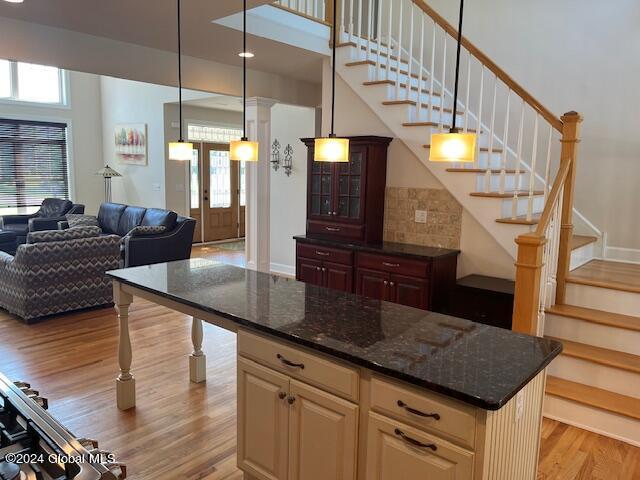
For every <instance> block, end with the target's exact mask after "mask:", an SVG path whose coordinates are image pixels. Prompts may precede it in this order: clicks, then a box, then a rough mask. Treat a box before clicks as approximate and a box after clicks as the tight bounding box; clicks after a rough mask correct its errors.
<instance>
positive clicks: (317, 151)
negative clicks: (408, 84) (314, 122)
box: [313, 0, 349, 162]
mask: <svg viewBox="0 0 640 480" xmlns="http://www.w3.org/2000/svg"><path fill="white" fill-rule="evenodd" d="M336 10H337V8H336V0H333V26H332V32H333V41H332V45H331V47H332V57H331V61H332V66H331V133H329V136H328V137H320V138H316V139H315V142H314V150H313V159H314V160H315V161H316V162H348V161H349V139H348V138H341V137H336V134H335V133H334V132H333V127H334V118H335V107H336Z"/></svg>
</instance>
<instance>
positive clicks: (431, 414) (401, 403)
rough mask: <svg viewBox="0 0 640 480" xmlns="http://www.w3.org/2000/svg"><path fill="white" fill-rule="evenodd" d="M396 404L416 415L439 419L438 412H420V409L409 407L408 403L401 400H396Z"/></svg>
mask: <svg viewBox="0 0 640 480" xmlns="http://www.w3.org/2000/svg"><path fill="white" fill-rule="evenodd" d="M398 406H399V407H400V408H404V409H405V410H406V411H407V412H409V413H413V414H414V415H418V416H419V417H425V418H433V419H435V420H440V414H439V413H424V412H421V411H420V410H416V409H415V408H411V407H410V406H409V405H407V404H406V403H404V402H403V401H402V400H398Z"/></svg>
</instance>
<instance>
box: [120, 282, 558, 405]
mask: <svg viewBox="0 0 640 480" xmlns="http://www.w3.org/2000/svg"><path fill="white" fill-rule="evenodd" d="M107 275H108V276H110V277H111V278H113V279H114V280H116V281H118V282H120V283H123V284H125V285H130V286H132V287H135V288H137V289H140V290H144V291H146V292H149V293H152V294H154V295H159V296H161V297H164V298H168V299H170V300H173V301H175V302H178V303H180V304H184V305H188V306H190V307H195V308H197V309H200V310H204V311H206V312H208V313H212V314H214V315H218V316H220V317H223V318H226V319H228V320H231V321H233V322H235V323H237V324H238V325H241V326H243V327H247V329H248V330H254V331H258V332H262V333H266V334H268V335H272V336H274V337H279V338H281V339H283V340H287V341H289V342H291V343H294V344H296V345H301V346H303V347H306V348H309V349H312V350H316V351H318V352H321V353H324V354H326V355H329V356H331V357H335V358H340V359H342V360H346V361H347V362H350V363H352V364H354V365H358V366H361V367H365V368H368V369H369V370H371V371H374V372H378V373H381V374H383V375H386V376H388V377H392V378H395V379H397V380H401V381H403V382H406V383H409V384H411V385H414V386H417V387H422V388H424V389H427V390H430V391H432V392H436V393H439V394H442V395H444V396H447V397H450V398H454V399H456V400H460V401H462V402H465V403H468V404H469V405H473V406H474V407H479V408H482V409H484V410H499V409H501V408H502V407H504V406H505V405H506V404H507V402H508V401H509V400H510V399H511V398H513V397H514V396H515V395H516V393H518V392H519V391H520V390H522V389H523V388H524V387H525V386H526V385H527V384H528V383H529V382H530V381H531V380H533V378H535V376H536V375H538V373H540V372H541V371H542V370H544V368H545V367H546V366H547V365H549V363H551V361H552V360H553V359H554V358H555V357H557V356H558V355H559V354H560V353H561V352H562V344H561V343H560V342H556V341H552V343H554V344H555V349H554V350H553V351H552V352H550V353H549V354H548V355H547V358H546V359H545V360H544V362H543V363H541V364H540V365H539V366H538V368H537V369H536V370H535V371H533V372H531V374H530V375H529V376H528V377H527V378H526V380H525V381H523V382H522V384H520V385H519V386H518V387H517V388H515V389H514V390H513V391H512V392H510V393H509V394H508V395H506V396H504V397H503V398H497V399H494V398H490V399H483V398H479V397H474V396H471V395H468V394H465V393H464V392H460V391H458V390H453V389H450V388H446V387H443V386H441V385H438V384H435V383H431V382H425V381H424V380H421V379H419V378H416V377H413V376H411V375H408V374H405V373H402V372H398V371H397V370H393V369H391V368H386V367H384V366H382V365H378V364H377V363H373V362H369V361H367V360H365V359H362V358H360V357H357V356H354V355H350V354H348V353H345V352H341V351H338V350H334V349H333V348H330V347H326V346H324V345H320V344H317V343H314V342H312V341H309V340H305V339H303V338H300V337H296V336H293V335H289V334H286V333H284V332H281V331H279V330H276V329H272V328H268V327H265V326H263V325H260V324H257V323H254V322H251V321H248V320H245V319H243V318H240V317H236V316H235V315H231V314H228V313H225V312H221V311H219V310H216V309H214V308H206V307H203V306H202V305H200V304H198V303H196V302H190V301H187V300H184V299H182V298H179V297H176V296H174V295H170V294H167V293H161V292H158V291H156V290H153V289H151V288H146V287H143V286H141V285H139V284H136V283H134V282H130V281H127V280H124V279H122V278H120V277H118V276H117V275H114V274H112V273H111V272H107ZM203 321H204V320H203Z"/></svg>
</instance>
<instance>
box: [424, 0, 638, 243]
mask: <svg viewBox="0 0 640 480" xmlns="http://www.w3.org/2000/svg"><path fill="white" fill-rule="evenodd" d="M428 3H429V4H430V5H431V6H432V7H434V8H435V9H436V10H437V11H438V12H439V13H440V14H442V15H444V16H445V17H446V18H447V20H448V21H449V22H450V23H452V24H457V14H458V11H457V9H458V3H457V2H451V1H448V0H429V1H428ZM464 19H465V25H464V32H465V36H466V37H467V38H469V40H471V42H473V43H474V44H475V45H476V46H477V47H479V48H480V49H481V50H483V51H484V52H485V53H486V54H487V55H488V56H489V57H490V58H491V59H492V60H494V61H495V62H496V63H497V64H498V65H500V66H501V67H502V68H503V69H504V70H506V71H507V73H509V74H510V75H511V76H512V77H513V78H514V79H515V80H516V81H517V82H518V83H520V84H521V85H522V86H523V87H524V88H525V89H527V90H528V91H529V92H530V93H531V94H532V95H533V96H534V97H536V98H537V99H538V100H539V101H540V102H542V103H543V104H544V105H545V106H547V107H548V108H549V109H550V110H551V111H552V112H554V113H556V114H558V115H560V114H562V113H563V112H566V111H569V110H576V111H578V112H580V113H582V114H583V115H584V117H585V121H584V124H583V131H582V142H581V143H580V146H579V151H578V174H577V191H576V207H577V208H578V209H579V210H580V211H581V213H583V214H584V215H585V216H586V217H587V218H588V219H589V220H590V221H592V222H593V223H595V225H596V226H597V227H598V228H599V229H600V230H602V231H604V232H606V233H607V234H608V243H609V244H610V245H614V246H617V247H627V248H635V249H640V226H639V224H638V213H637V211H638V207H639V206H640V189H639V188H638V186H637V184H638V178H640V161H639V159H640V153H639V152H640V136H639V135H638V126H639V125H640V110H638V108H637V106H638V105H639V104H640V90H639V89H638V85H639V84H640V63H639V61H638V59H640V28H638V26H639V25H640V3H638V1H637V0H618V1H616V2H613V3H612V2H598V1H595V0H590V1H587V2H585V1H582V0H564V1H562V2H558V1H554V0H540V1H535V2H532V1H527V0H485V1H483V2H469V4H468V5H465V16H464ZM488 26H490V28H488Z"/></svg>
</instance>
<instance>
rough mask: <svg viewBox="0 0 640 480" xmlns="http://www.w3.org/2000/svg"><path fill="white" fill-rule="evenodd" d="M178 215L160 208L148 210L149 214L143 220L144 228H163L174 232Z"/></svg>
mask: <svg viewBox="0 0 640 480" xmlns="http://www.w3.org/2000/svg"><path fill="white" fill-rule="evenodd" d="M177 218H178V214H177V213H176V212H172V211H171V210H162V209H160V208H147V212H146V213H145V214H144V218H143V219H142V223H140V225H142V226H145V227H146V226H163V227H165V228H166V229H167V231H169V230H173V228H174V227H175V225H176V219H177Z"/></svg>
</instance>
